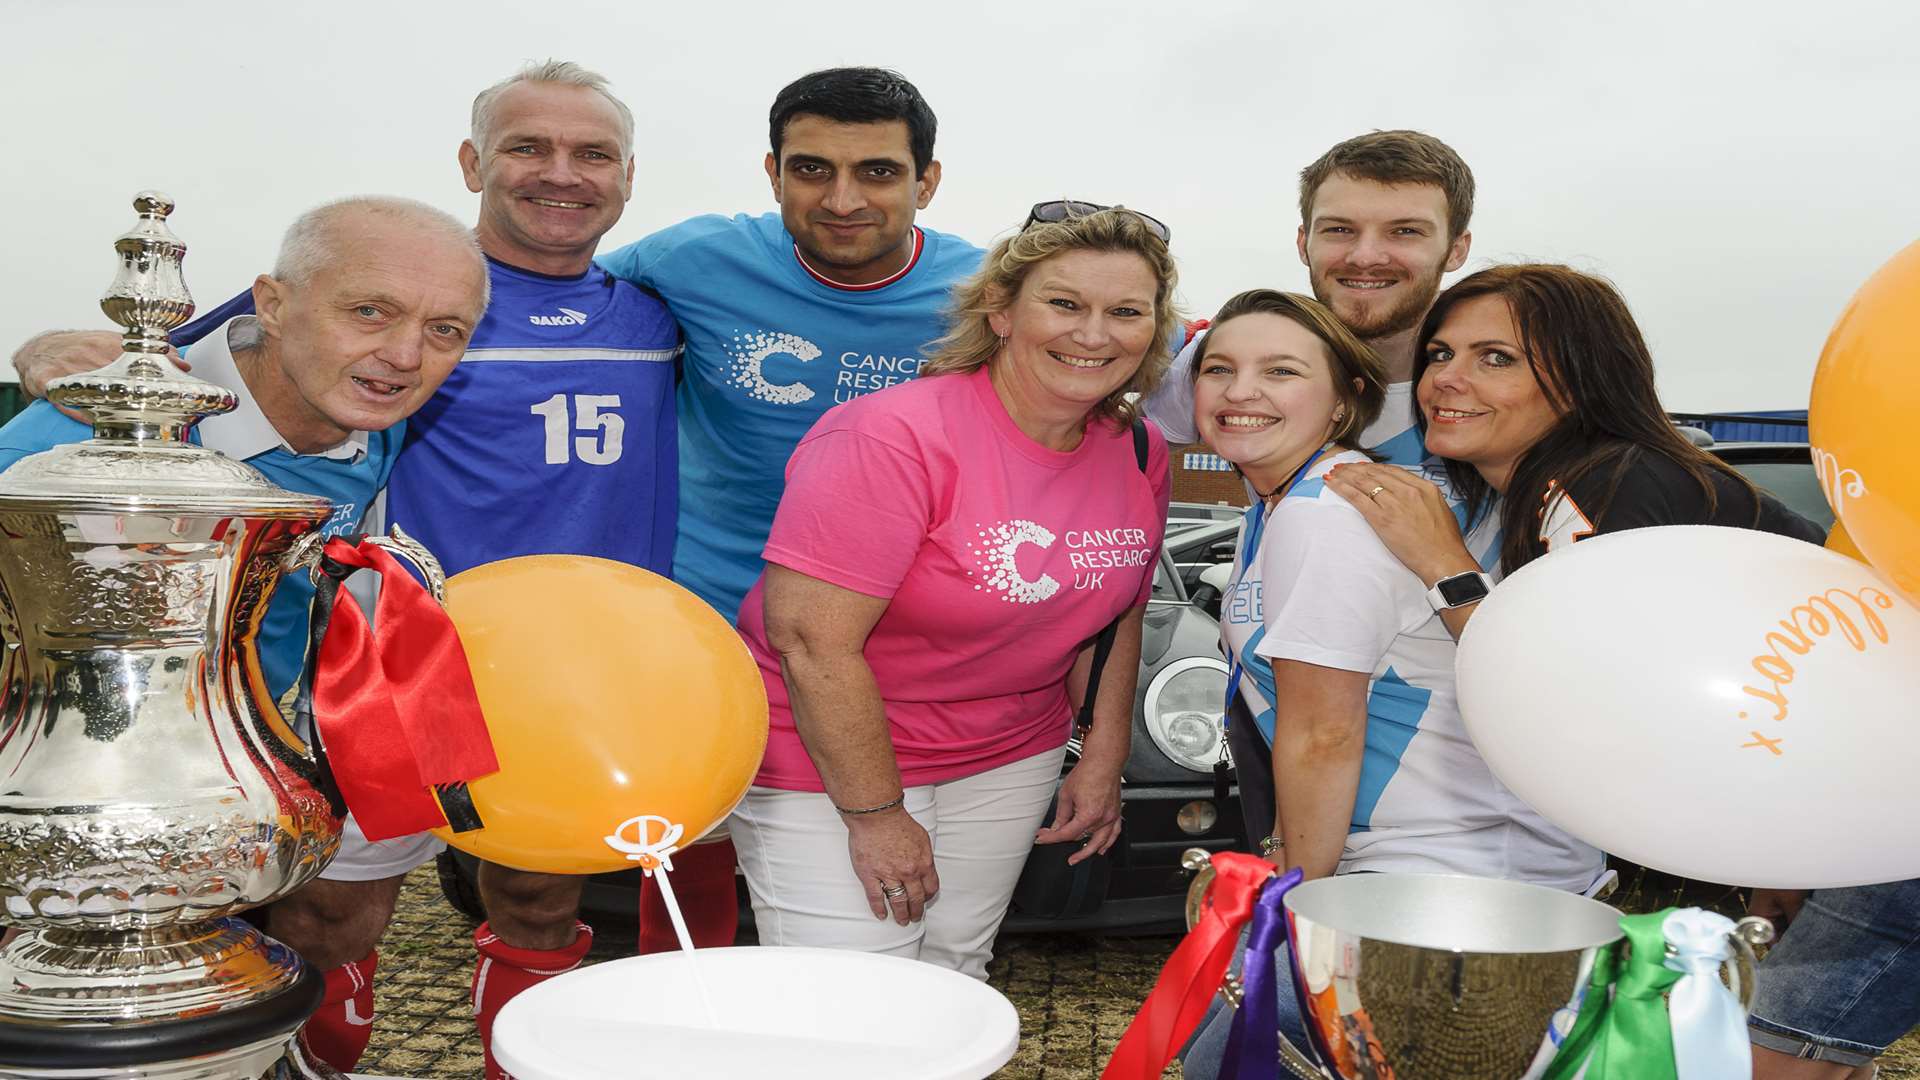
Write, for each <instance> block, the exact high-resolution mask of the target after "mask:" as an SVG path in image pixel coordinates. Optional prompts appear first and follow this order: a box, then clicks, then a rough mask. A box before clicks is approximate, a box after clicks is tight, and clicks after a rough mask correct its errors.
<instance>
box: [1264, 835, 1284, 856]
mask: <svg viewBox="0 0 1920 1080" xmlns="http://www.w3.org/2000/svg"><path fill="white" fill-rule="evenodd" d="M1286 846H1287V842H1286V841H1285V840H1282V839H1280V838H1279V837H1277V836H1263V837H1261V838H1260V854H1262V855H1271V854H1273V853H1274V852H1276V851H1279V850H1280V849H1281V848H1284V847H1286Z"/></svg>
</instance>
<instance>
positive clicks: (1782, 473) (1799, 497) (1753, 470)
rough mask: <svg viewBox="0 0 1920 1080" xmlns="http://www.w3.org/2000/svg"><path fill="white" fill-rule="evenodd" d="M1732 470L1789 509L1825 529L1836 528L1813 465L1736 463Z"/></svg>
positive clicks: (1786, 462) (1778, 462)
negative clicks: (1738, 472) (1735, 470)
mask: <svg viewBox="0 0 1920 1080" xmlns="http://www.w3.org/2000/svg"><path fill="white" fill-rule="evenodd" d="M1733 467H1734V468H1736V469H1738V470H1740V474H1741V475H1742V476H1745V477H1746V478H1747V479H1749V480H1751V481H1753V483H1754V486H1756V487H1758V488H1760V489H1761V490H1763V491H1766V492H1768V493H1769V494H1771V495H1772V496H1773V497H1774V498H1776V499H1779V500H1780V501H1781V502H1783V503H1785V504H1786V506H1787V509H1789V510H1791V511H1793V512H1794V513H1796V514H1799V515H1800V516H1801V517H1804V518H1806V519H1807V520H1808V521H1811V522H1813V523H1814V524H1815V525H1818V526H1820V527H1821V528H1823V529H1831V528H1833V508H1832V507H1830V506H1828V505H1827V496H1826V495H1825V493H1823V492H1822V491H1821V490H1820V480H1819V478H1818V477H1817V476H1816V475H1815V474H1814V471H1813V466H1812V464H1811V463H1807V462H1788V461H1743V462H1734V463H1733Z"/></svg>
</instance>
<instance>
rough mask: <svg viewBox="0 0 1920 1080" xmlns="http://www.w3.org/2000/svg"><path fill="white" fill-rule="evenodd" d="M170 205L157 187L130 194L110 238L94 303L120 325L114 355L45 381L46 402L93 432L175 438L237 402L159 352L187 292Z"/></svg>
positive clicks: (183, 315)
mask: <svg viewBox="0 0 1920 1080" xmlns="http://www.w3.org/2000/svg"><path fill="white" fill-rule="evenodd" d="M173 208H174V202H173V200H172V199H171V198H169V197H168V196H166V195H164V194H162V193H160V192H158V191H143V192H141V193H140V194H138V195H135V196H134V198H133V209H134V211H135V212H136V213H138V214H139V215H140V219H139V220H138V221H136V222H135V223H134V226H133V228H131V229H128V230H127V231H126V232H125V233H122V234H121V236H120V238H119V239H118V240H115V241H114V242H113V247H114V250H115V251H116V252H118V253H119V255H120V269H119V271H118V272H117V273H115V274H114V277H113V284H112V285H109V286H108V287H107V293H106V295H105V296H103V297H101V298H100V309H101V310H102V311H104V312H106V314H107V318H109V319H112V320H113V321H114V322H117V323H119V324H120V325H121V326H123V327H125V328H126V334H125V335H124V337H123V338H122V339H121V340H122V345H121V348H122V352H121V353H120V358H119V359H118V360H115V361H114V362H113V363H111V364H109V365H107V366H106V367H104V368H101V369H100V370H99V371H94V372H88V373H86V374H83V375H69V376H67V377H66V378H63V379H56V380H54V382H53V383H52V384H51V385H49V386H48V387H47V399H48V400H49V401H52V402H53V403H54V404H56V405H61V406H64V407H66V408H69V409H80V410H83V411H85V412H88V413H91V414H92V415H93V433H94V437H95V438H97V439H109V440H118V441H128V440H133V441H139V440H146V439H154V440H159V441H161V442H180V441H183V440H184V439H185V438H186V433H187V429H188V428H189V427H191V426H193V424H194V423H195V422H197V421H198V420H199V419H200V418H201V417H204V416H211V415H213V414H216V413H223V412H227V411H229V410H231V409H233V408H234V406H235V405H237V404H238V403H239V399H238V398H237V397H235V396H234V394H233V392H232V391H231V390H227V389H226V388H224V387H220V386H215V385H214V384H212V383H210V382H206V381H204V380H201V379H196V378H193V377H191V376H188V375H185V374H183V373H181V372H180V371H179V370H177V369H176V368H175V367H174V366H173V364H172V363H171V362H170V361H168V359H167V357H166V352H167V348H168V342H167V334H168V333H169V332H170V331H172V330H174V329H176V328H177V327H179V326H181V325H183V324H185V323H186V321H187V320H188V319H191V318H193V294H192V293H190V292H188V291H187V283H186V280H185V279H184V278H183V277H182V276H181V271H180V267H181V263H182V262H183V261H184V260H185V259H186V255H187V245H185V244H183V243H181V242H180V238H179V237H178V236H175V235H174V234H173V230H172V229H171V228H168V227H167V215H169V214H171V213H173Z"/></svg>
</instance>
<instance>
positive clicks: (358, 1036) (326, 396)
mask: <svg viewBox="0 0 1920 1080" xmlns="http://www.w3.org/2000/svg"><path fill="white" fill-rule="evenodd" d="M487 292H488V289H487V268H486V263H485V260H484V259H483V258H482V257H481V254H480V249H479V246H478V245H477V244H476V243H475V242H474V239H473V235H472V233H470V232H469V231H468V230H467V229H466V227H465V226H463V225H462V224H461V223H460V222H459V221H458V220H456V219H455V218H453V217H451V216H449V215H447V214H445V213H442V212H441V211H439V210H435V209H433V208H431V207H429V206H426V205H424V204H421V203H416V202H413V201H411V200H408V199H394V198H385V197H361V198H352V199H343V200H340V201H338V202H334V203H329V204H327V205H325V206H322V207H319V208H318V209H315V210H312V211H309V212H308V213H306V214H304V215H302V216H301V217H300V218H299V219H298V220H297V221H295V222H294V224H293V226H292V227H291V228H290V229H289V230H288V231H287V234H286V239H285V241H284V242H283V243H282V244H281V248H280V254H279V257H278V259H277V260H276V261H275V263H274V268H273V272H272V273H271V274H263V275H261V276H260V277H259V278H258V279H257V280H256V281H255V282H254V285H253V289H252V290H251V292H250V293H249V294H248V298H249V300H250V302H251V305H250V306H251V307H252V308H254V309H256V310H257V311H258V316H257V317H256V316H255V315H252V314H243V315H236V316H232V317H230V318H225V319H222V320H221V321H220V323H219V324H218V326H217V327H216V328H215V330H214V332H212V333H208V334H207V335H206V336H205V337H204V338H203V339H202V340H201V341H200V342H199V343H198V344H197V345H195V346H194V347H193V349H192V351H191V355H192V360H193V364H194V368H195V372H196V374H198V375H199V376H200V377H201V378H204V379H207V380H209V381H211V382H214V383H217V384H219V385H221V386H223V387H226V388H227V389H229V390H231V391H233V392H234V393H235V394H236V395H237V396H238V398H239V406H238V407H237V408H236V409H234V410H233V411H232V412H228V413H223V414H221V415H218V416H212V417H208V418H207V419H205V420H203V421H202V422H201V423H200V424H199V425H198V426H197V427H196V428H195V429H194V431H193V434H192V437H193V438H194V439H195V440H196V441H198V442H200V443H201V445H203V446H206V447H209V448H211V449H215V450H219V451H221V452H223V453H225V454H227V455H228V456H230V457H233V458H236V459H239V460H242V461H245V462H246V463H247V464H249V465H252V466H253V467H254V468H257V469H259V470H260V471H261V472H263V473H265V474H266V475H267V477H268V478H269V479H271V480H273V481H274V482H275V483H277V484H279V485H281V486H282V487H286V488H289V489H291V490H294V491H300V492H304V493H307V494H310V495H322V496H325V497H326V498H328V499H330V500H332V502H333V514H332V516H331V517H330V518H329V519H328V520H327V521H326V522H325V523H324V524H323V526H322V528H323V529H324V530H325V531H326V532H328V533H344V532H358V531H360V530H361V528H362V521H363V518H364V517H365V515H366V513H367V509H368V507H369V506H371V505H372V503H373V501H374V498H375V495H376V494H377V493H378V492H379V491H380V489H381V488H382V487H383V486H384V485H385V484H386V482H387V480H388V475H389V473H390V471H391V470H392V468H393V464H394V461H395V458H396V456H397V455H398V453H399V450H400V446H401V441H402V438H403V437H404V433H405V430H406V424H405V419H406V417H408V416H410V415H412V414H413V413H414V412H415V411H416V410H417V409H419V408H420V406H421V405H422V403H424V402H425V401H427V399H428V398H429V397H430V396H431V395H432V394H433V393H434V392H435V391H436V390H438V389H439V387H440V384H441V382H442V381H443V380H445V379H446V377H447V375H448V373H449V372H451V371H453V370H454V365H455V364H456V362H458V361H459V359H460V356H461V354H462V353H463V352H464V351H465V350H466V348H467V342H468V340H469V339H470V338H471V336H472V334H473V331H474V328H475V327H476V326H478V325H479V324H480V321H481V316H482V312H483V311H484V310H485V308H486V304H487ZM117 341H118V336H117V335H113V334H107V335H105V340H104V341H98V340H96V341H94V342H92V343H93V344H94V345H96V346H109V347H110V346H112V345H114V344H117ZM115 351H117V349H116V350H115ZM91 435H92V428H91V426H90V425H87V424H83V423H81V422H79V421H77V420H74V419H72V418H70V417H68V416H65V415H63V414H62V413H61V412H60V411H58V410H56V409H55V408H54V407H53V406H52V405H50V404H48V403H47V402H45V401H38V402H35V403H34V404H32V405H31V406H29V407H28V408H27V409H26V410H25V411H24V412H22V413H21V414H20V415H19V416H16V417H14V418H13V420H12V421H11V422H9V423H8V424H7V425H6V426H5V427H4V428H0V467H5V466H9V465H11V464H13V463H14V462H15V461H17V460H19V459H20V458H22V457H25V456H27V455H29V454H34V453H38V452H40V451H42V450H46V449H48V448H50V447H52V446H54V445H56V444H59V443H67V442H77V441H79V440H82V439H86V438H89V437H90V436H91ZM313 595H314V588H313V582H312V579H311V578H310V577H308V576H307V575H304V574H290V575H288V576H286V577H284V578H282V579H281V582H280V584H279V586H278V588H277V589H276V590H275V592H274V596H273V600H272V602H271V604H270V605H269V606H268V609H267V614H266V616H265V617H264V619H263V620H262V622H261V625H260V629H259V634H258V638H257V642H258V646H259V656H260V666H261V674H262V675H263V676H264V678H265V680H266V684H267V688H268V691H269V692H270V693H271V694H272V695H273V697H274V699H275V700H276V701H277V702H283V703H285V705H286V706H290V705H291V700H292V692H293V691H295V690H296V689H297V687H298V685H299V683H300V681H301V679H300V676H301V673H302V669H303V667H304V664H305V661H306V653H307V645H308V613H309V611H310V608H311V604H312V601H313ZM290 719H291V717H290ZM301 734H302V736H303V737H310V733H308V732H301ZM347 834H348V840H347V842H345V843H343V845H342V850H343V857H342V859H341V860H339V861H338V862H336V863H335V865H334V866H332V867H329V868H328V871H327V873H326V875H325V876H323V877H321V878H320V879H317V880H315V881H312V882H309V883H308V884H307V885H306V886H304V887H303V888H301V889H299V890H298V891H296V892H295V893H293V894H292V895H291V896H288V897H286V898H284V899H282V900H281V901H279V902H278V903H275V904H274V905H272V906H271V907H270V908H268V909H267V911H266V916H265V917H266V925H267V930H268V932H269V933H270V934H272V935H273V936H274V937H275V938H277V939H279V940H280V941H282V942H284V943H285V944H287V945H289V946H291V947H293V948H294V949H296V950H298V951H299V952H300V953H301V955H303V956H304V957H306V959H307V961H308V962H309V963H311V964H313V965H314V966H315V967H316V968H318V969H319V970H320V971H321V972H322V973H323V976H324V978H325V981H326V996H325V1004H324V1005H323V1006H322V1007H321V1010H320V1011H319V1012H318V1013H316V1014H315V1017H314V1019H313V1020H312V1021H310V1022H309V1024H308V1025H307V1027H306V1028H305V1029H303V1032H302V1044H303V1048H304V1049H308V1050H311V1051H313V1052H314V1053H316V1054H318V1055H320V1056H321V1057H322V1058H323V1060H331V1061H339V1062H341V1063H343V1067H345V1066H349V1065H350V1064H351V1061H352V1060H353V1059H357V1058H358V1057H359V1053H360V1050H362V1049H364V1048H365V1046H366V1042H367V1035H368V1033H369V1032H370V1030H371V1028H370V1027H369V1026H368V1025H369V1024H370V1023H371V1018H372V996H371V993H370V992H369V988H370V985H371V984H370V982H369V980H370V979H371V977H372V974H373V970H372V969H373V964H374V952H373V949H374V945H375V944H376V943H377V942H378V941H379V939H380V935H381V933H382V932H383V931H384V930H385V929H386V925H387V921H388V919H389V918H390V917H391V915H392V912H393V905H394V900H395V898H396V897H397V896H398V895H399V891H400V881H401V876H400V875H403V874H404V873H405V871H406V870H407V869H410V868H411V867H412V866H414V865H416V864H417V863H418V861H419V857H420V855H421V854H422V853H423V852H424V854H425V855H426V856H428V857H431V855H432V852H433V848H432V847H431V846H423V844H422V843H421V841H420V840H418V839H416V838H410V837H403V838H400V839H398V840H394V841H386V842H380V843H369V842H367V841H366V839H365V837H364V836H363V835H361V834H360V833H359V832H358V830H357V827H356V826H355V825H354V823H353V822H352V820H351V818H349V820H348V823H347ZM426 841H427V842H428V843H429V844H431V843H432V838H431V837H426ZM396 867H397V869H396ZM356 999H358V1000H356ZM289 1067H290V1068H291V1069H293V1070H295V1071H296V1072H298V1071H306V1070H307V1069H308V1066H307V1065H306V1064H304V1063H303V1062H301V1061H300V1059H299V1058H298V1057H295V1058H293V1059H290V1065H289Z"/></svg>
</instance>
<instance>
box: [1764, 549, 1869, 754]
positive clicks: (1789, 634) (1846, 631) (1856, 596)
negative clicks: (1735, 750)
mask: <svg viewBox="0 0 1920 1080" xmlns="http://www.w3.org/2000/svg"><path fill="white" fill-rule="evenodd" d="M1892 606H1893V597H1891V596H1888V595H1887V594H1886V593H1884V592H1881V591H1880V590H1879V589H1876V588H1874V587H1872V586H1870V585H1869V586H1867V587H1865V588H1861V589H1858V590H1855V591H1852V592H1849V591H1847V590H1845V589H1828V590H1827V591H1826V592H1823V593H1821V594H1819V595H1818V596H1809V597H1807V601H1806V603H1804V604H1796V605H1795V606H1794V607H1793V609H1792V610H1791V611H1789V612H1787V617H1786V618H1784V619H1781V620H1780V622H1779V624H1778V625H1779V627H1780V629H1778V630H1769V631H1767V634H1766V637H1765V638H1763V639H1762V640H1763V642H1764V644H1765V645H1766V649H1767V651H1766V652H1764V653H1761V654H1760V655H1759V656H1756V657H1754V658H1753V670H1754V673H1755V674H1757V675H1759V676H1760V678H1759V679H1758V680H1757V681H1758V682H1760V683H1761V684H1762V685H1761V686H1742V687H1741V688H1740V689H1741V690H1742V691H1743V692H1745V693H1747V694H1750V695H1752V696H1753V697H1756V698H1758V699H1760V700H1761V701H1764V702H1766V703H1767V704H1769V705H1772V706H1773V715H1772V716H1771V717H1770V718H1769V719H1773V720H1785V719H1786V718H1787V713H1788V711H1789V708H1790V702H1789V701H1788V696H1787V687H1788V686H1790V685H1792V683H1793V676H1794V670H1795V669H1794V665H1793V658H1794V657H1797V656H1805V655H1807V654H1808V653H1810V652H1812V651H1813V649H1814V646H1816V645H1818V644H1820V642H1822V641H1825V640H1828V639H1830V638H1831V637H1832V636H1833V635H1834V634H1836V633H1838V634H1839V635H1840V639H1841V640H1842V641H1845V642H1846V643H1847V644H1848V645H1850V646H1852V647H1853V649H1854V651H1855V652H1866V651H1867V646H1868V645H1870V644H1872V643H1873V642H1875V641H1877V642H1879V643H1880V644H1882V645H1884V644H1886V643H1887V624H1886V623H1885V622H1883V621H1882V620H1881V618H1880V616H1879V615H1878V614H1877V613H1876V612H1875V611H1874V609H1875V608H1880V609H1883V610H1884V609H1886V608H1891V607H1892ZM1746 718H1747V714H1746V713H1744V712H1742V713H1741V714H1740V719H1742V720H1745V719H1746ZM1748 734H1750V735H1752V736H1753V738H1754V741H1752V742H1747V743H1742V744H1741V748H1742V749H1765V750H1767V751H1769V752H1771V753H1772V754H1773V756H1775V757H1779V756H1781V755H1782V754H1783V753H1784V751H1782V749H1781V747H1780V744H1781V742H1783V741H1784V739H1783V738H1772V739H1769V738H1767V737H1766V736H1764V735H1761V734H1760V733H1759V732H1757V731H1751V732H1748Z"/></svg>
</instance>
